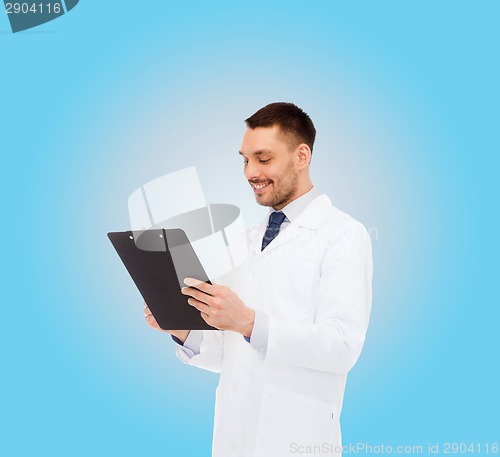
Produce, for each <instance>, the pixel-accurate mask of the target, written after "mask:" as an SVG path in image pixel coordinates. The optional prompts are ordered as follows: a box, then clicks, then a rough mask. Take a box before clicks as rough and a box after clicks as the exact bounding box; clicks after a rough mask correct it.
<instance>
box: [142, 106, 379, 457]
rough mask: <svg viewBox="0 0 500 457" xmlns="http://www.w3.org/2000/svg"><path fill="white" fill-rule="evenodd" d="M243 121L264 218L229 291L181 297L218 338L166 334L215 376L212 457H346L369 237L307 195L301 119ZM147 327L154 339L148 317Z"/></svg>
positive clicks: (215, 288)
mask: <svg viewBox="0 0 500 457" xmlns="http://www.w3.org/2000/svg"><path fill="white" fill-rule="evenodd" d="M245 122H246V124H247V127H248V129H247V130H246V133H245V135H244V137H243V143H242V146H241V150H240V154H241V156H242V157H243V161H244V173H245V177H246V179H247V180H248V182H249V184H250V186H251V188H252V189H253V192H254V194H255V198H256V200H257V203H259V204H260V205H264V206H268V207H270V211H269V215H268V217H267V218H266V219H265V220H264V221H263V222H262V223H261V224H260V225H258V226H255V227H253V228H252V229H250V231H249V233H248V239H249V258H248V259H247V260H246V261H245V262H244V264H243V265H241V266H240V267H238V268H237V269H236V270H234V271H233V272H232V273H231V274H230V275H228V277H227V278H226V279H225V280H224V283H225V284H224V285H220V284H212V285H209V284H206V283H201V284H200V283H199V282H198V281H196V280H193V279H188V280H186V281H185V282H186V285H187V286H196V287H197V288H198V289H200V290H198V289H196V288H194V287H185V288H184V289H183V293H184V294H186V295H189V296H190V298H189V303H190V304H191V305H192V306H195V307H196V308H197V309H198V310H199V311H200V312H201V315H202V317H203V319H205V321H206V322H208V323H209V324H210V325H212V326H214V327H216V328H218V329H221V330H223V331H205V330H203V331H202V330H193V331H182V330H172V331H169V333H171V334H172V335H173V338H174V340H175V341H176V343H177V345H176V352H177V355H178V357H179V358H180V359H181V360H182V361H183V362H185V363H187V364H189V365H193V366H197V367H200V368H204V369H207V370H210V371H214V372H217V373H220V381H219V385H218V387H217V390H216V403H215V419H214V433H213V454H212V455H213V456H214V457H230V456H241V457H243V456H248V457H250V456H252V457H282V456H290V455H294V454H301V453H302V454H303V453H306V452H309V453H318V454H319V453H320V454H321V455H339V454H340V451H341V436H340V422H339V418H340V411H341V409H342V399H343V396H344V388H345V383H346V378H347V372H348V371H349V370H350V369H351V368H352V367H353V365H354V364H355V363H356V360H357V359H358V357H359V355H360V352H361V348H362V346H363V343H364V341H365V334H366V330H367V326H368V320H369V315H370V309H371V282H372V258H371V244H370V238H369V236H368V233H367V231H366V230H365V228H364V227H363V225H362V224H360V223H359V222H358V221H356V220H355V219H353V218H352V217H351V216H349V215H347V214H346V213H343V212H342V211H340V210H338V209H337V208H335V207H334V206H333V205H332V203H331V201H330V199H329V198H328V197H327V196H326V195H324V194H320V193H319V192H318V190H317V189H316V188H315V187H314V186H313V185H312V183H311V179H310V176H309V163H310V161H311V154H312V150H313V144H314V139H315V136H316V130H315V128H314V125H313V123H312V121H311V119H310V118H309V116H308V115H307V114H306V113H305V112H303V111H302V110H301V109H300V108H298V107H297V106H295V105H293V104H291V103H272V104H270V105H267V106H265V107H264V108H261V109H260V110H259V111H257V112H256V113H255V114H254V115H252V116H251V117H249V118H248V119H247V120H246V121H245ZM145 316H146V320H147V323H148V324H149V325H150V326H152V327H154V328H157V329H158V328H159V327H158V325H157V323H156V322H155V320H154V317H153V316H152V315H151V312H150V311H149V309H148V307H147V306H146V307H145Z"/></svg>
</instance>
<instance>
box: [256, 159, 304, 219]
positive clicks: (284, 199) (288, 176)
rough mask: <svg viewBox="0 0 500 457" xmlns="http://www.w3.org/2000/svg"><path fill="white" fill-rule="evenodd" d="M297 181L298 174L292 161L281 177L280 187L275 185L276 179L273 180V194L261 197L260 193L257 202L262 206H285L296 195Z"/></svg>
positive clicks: (279, 207)
mask: <svg viewBox="0 0 500 457" xmlns="http://www.w3.org/2000/svg"><path fill="white" fill-rule="evenodd" d="M297 182H298V175H297V173H295V170H294V169H293V163H292V162H290V165H289V166H288V168H287V170H286V171H285V173H284V175H283V178H282V179H281V185H280V187H279V188H276V187H275V185H274V183H275V181H273V182H272V184H271V186H272V187H273V188H272V192H271V195H269V197H268V198H267V199H264V198H263V197H264V196H262V197H261V196H260V195H256V200H257V203H258V204H259V205H262V206H272V207H273V208H278V209H281V208H283V207H284V206H285V205H287V204H288V203H289V202H290V200H292V197H293V196H294V195H295V193H296V191H297V187H298V184H297Z"/></svg>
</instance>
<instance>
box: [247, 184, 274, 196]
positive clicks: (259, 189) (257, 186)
mask: <svg viewBox="0 0 500 457" xmlns="http://www.w3.org/2000/svg"><path fill="white" fill-rule="evenodd" d="M269 184H271V183H270V182H266V183H258V184H254V183H250V185H251V186H252V188H253V190H254V192H255V193H256V194H260V193H262V192H264V190H265V189H266V188H267V187H268V186H269Z"/></svg>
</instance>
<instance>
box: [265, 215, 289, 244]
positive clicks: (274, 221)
mask: <svg viewBox="0 0 500 457" xmlns="http://www.w3.org/2000/svg"><path fill="white" fill-rule="evenodd" d="M285 218H286V216H285V214H284V213H282V212H281V211H275V212H274V213H271V215H270V216H269V223H268V224H267V229H266V233H264V238H262V248H261V251H263V250H264V249H265V247H266V246H267V245H268V244H269V243H270V242H271V241H273V240H274V239H275V238H276V236H277V235H278V233H279V231H280V225H281V224H282V223H283V221H284V220H285Z"/></svg>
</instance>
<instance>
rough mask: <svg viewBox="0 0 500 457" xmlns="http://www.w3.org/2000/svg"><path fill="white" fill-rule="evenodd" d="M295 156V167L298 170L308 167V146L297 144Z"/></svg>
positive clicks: (309, 155)
mask: <svg viewBox="0 0 500 457" xmlns="http://www.w3.org/2000/svg"><path fill="white" fill-rule="evenodd" d="M296 151H297V152H296V154H297V165H298V167H299V170H302V169H304V168H306V167H307V166H308V165H309V162H310V161H311V154H312V152H311V149H310V148H309V146H308V145H307V144H305V143H301V144H299V146H298V147H297V150H296Z"/></svg>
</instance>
